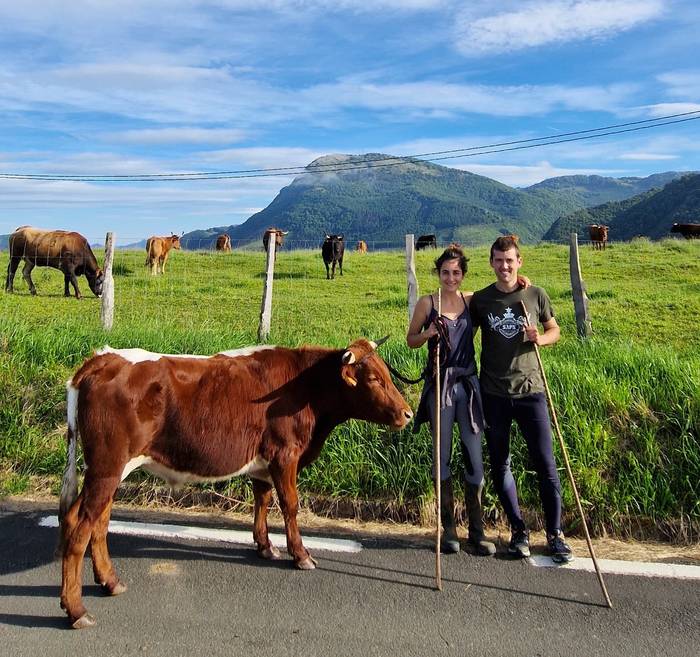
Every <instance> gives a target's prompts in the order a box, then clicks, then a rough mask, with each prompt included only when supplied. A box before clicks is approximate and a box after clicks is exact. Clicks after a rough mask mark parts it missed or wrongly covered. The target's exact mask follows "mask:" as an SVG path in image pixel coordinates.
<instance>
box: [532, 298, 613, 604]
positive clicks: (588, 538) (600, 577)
mask: <svg viewBox="0 0 700 657" xmlns="http://www.w3.org/2000/svg"><path fill="white" fill-rule="evenodd" d="M520 303H521V304H522V307H523V312H524V313H525V325H526V326H529V325H530V319H529V315H528V314H527V306H526V305H525V302H524V301H521V302H520ZM532 344H533V345H534V347H535V355H536V356H537V364H538V365H539V367H540V374H542V381H543V382H544V389H545V391H546V393H547V404H548V405H549V412H550V413H551V415H552V422H553V424H554V429H555V431H556V434H557V438H558V439H559V445H560V447H561V453H562V454H563V455H564V465H565V466H566V473H567V474H568V475H569V482H570V483H571V488H572V489H573V491H574V497H575V498H576V507H577V508H578V513H579V515H580V516H581V522H582V523H583V530H584V532H585V534H586V543H587V544H588V551H589V552H590V553H591V559H592V560H593V566H594V567H595V572H596V575H598V582H600V588H601V590H602V591H603V595H604V596H605V602H606V603H607V605H608V607H609V608H610V609H612V602H611V600H610V596H609V595H608V589H607V588H606V587H605V582H604V581H603V574H602V573H601V572H600V567H599V566H598V560H597V559H596V557H595V551H594V550H593V543H592V542H591V535H590V534H589V533H588V524H587V523H586V518H585V516H584V515H583V507H582V506H581V498H580V497H579V495H578V490H577V489H576V482H575V481H574V473H573V472H572V471H571V465H570V464H569V455H568V452H567V449H566V445H565V443H564V438H563V437H562V435H561V430H560V429H559V421H558V420H557V412H556V411H555V410H554V402H553V401H552V393H551V392H550V391H549V385H548V384H547V376H546V374H545V373H544V366H543V365H542V358H540V350H539V347H538V345H537V344H536V343H535V342H533V343H532Z"/></svg>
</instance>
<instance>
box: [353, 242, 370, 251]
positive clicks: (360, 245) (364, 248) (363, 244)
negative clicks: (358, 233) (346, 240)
mask: <svg viewBox="0 0 700 657" xmlns="http://www.w3.org/2000/svg"><path fill="white" fill-rule="evenodd" d="M355 250H356V251H357V252H358V253H367V242H365V241H364V240H360V241H359V242H358V243H357V247H356V249H355Z"/></svg>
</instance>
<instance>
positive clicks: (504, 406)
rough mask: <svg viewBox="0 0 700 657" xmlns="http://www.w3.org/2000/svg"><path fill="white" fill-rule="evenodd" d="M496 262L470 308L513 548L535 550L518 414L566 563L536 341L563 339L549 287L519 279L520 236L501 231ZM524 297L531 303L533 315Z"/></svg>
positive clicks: (552, 538)
mask: <svg viewBox="0 0 700 657" xmlns="http://www.w3.org/2000/svg"><path fill="white" fill-rule="evenodd" d="M490 263H491V267H492V269H493V271H494V273H495V274H496V282H495V283H493V284H491V285H489V286H488V287H486V288H484V289H483V290H479V291H478V292H475V293H474V296H473V297H472V300H471V304H470V313H471V316H472V322H473V324H474V327H475V329H476V328H481V343H482V349H481V374H480V382H481V393H482V399H483V404H484V418H485V420H486V426H487V428H486V444H487V445H488V449H489V456H490V460H491V476H492V479H493V483H494V486H495V489H496V492H497V493H498V498H499V500H500V502H501V505H502V506H503V509H504V511H505V513H506V516H507V517H508V521H509V522H510V526H511V531H512V536H511V541H510V544H509V545H508V552H509V553H510V554H512V555H514V556H518V557H528V556H530V542H529V533H528V530H527V527H526V526H525V522H524V521H523V518H522V515H521V513H520V507H519V505H518V493H517V490H516V486H515V479H514V478H513V474H512V473H511V470H510V429H511V424H512V422H513V420H515V421H516V422H517V424H518V427H520V431H521V432H522V434H523V437H524V438H525V442H526V444H527V450H528V454H529V455H530V460H531V461H532V464H533V466H534V468H535V471H536V472H537V479H538V483H539V491H540V500H541V502H542V507H543V510H544V515H545V521H546V529H547V545H548V548H549V553H550V554H551V556H552V559H553V560H554V561H555V562H557V563H564V562H567V561H571V559H572V558H573V555H572V552H571V548H570V547H569V546H568V545H567V544H566V543H565V542H564V536H563V534H562V532H561V486H560V483H559V476H558V474H557V467H556V464H555V462H554V455H553V453H552V430H551V426H550V423H549V414H548V411H547V400H546V398H545V394H544V391H545V389H544V381H543V380H542V375H541V373H540V370H539V366H538V363H537V355H536V354H535V345H539V346H541V347H543V346H546V345H549V344H554V343H555V342H557V341H558V340H559V325H558V324H557V321H556V319H554V311H553V309H552V304H551V302H550V300H549V297H548V296H547V293H546V292H545V291H544V290H543V289H542V288H538V287H535V286H531V287H529V288H521V287H520V286H519V285H518V271H519V269H520V267H521V266H522V264H523V261H522V258H521V256H520V250H519V249H518V244H517V242H516V240H515V239H514V238H513V236H505V237H499V238H498V239H497V240H496V241H495V242H494V243H493V245H492V246H491V256H490ZM522 302H525V305H526V307H527V314H528V315H527V318H526V317H525V312H524V311H523V305H522ZM538 322H539V323H541V324H542V327H543V329H544V332H543V333H540V332H539V329H538V327H537V324H538Z"/></svg>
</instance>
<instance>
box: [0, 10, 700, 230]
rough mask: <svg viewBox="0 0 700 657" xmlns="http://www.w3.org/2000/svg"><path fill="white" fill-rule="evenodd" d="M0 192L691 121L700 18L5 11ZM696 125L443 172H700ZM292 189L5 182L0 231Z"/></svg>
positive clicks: (112, 218) (134, 224)
mask: <svg viewBox="0 0 700 657" xmlns="http://www.w3.org/2000/svg"><path fill="white" fill-rule="evenodd" d="M0 24H2V26H3V29H2V30H1V31H0V173H22V174H44V173H52V174H70V175H82V174H104V175H106V174H122V175H123V174H154V173H182V172H193V171H194V172H204V171H220V170H238V169H252V168H262V167H282V166H303V165H305V164H308V163H309V162H310V161H312V160H313V159H315V158H316V157H319V156H321V155H325V154H330V153H365V152H382V153H390V154H395V155H410V154H415V153H423V152H432V151H439V150H446V149H454V148H462V147H469V146H477V145H480V144H488V143H493V142H499V141H511V140H514V139H527V138H531V137H536V136H541V135H544V134H554V133H559V132H571V131H575V130H584V129H587V128H594V127H598V126H604V125H610V124H616V123H623V122H627V121H638V120H643V119H649V118H653V117H656V116H662V115H666V114H673V113H678V112H684V111H693V110H700V64H698V63H697V62H698V61H700V58H698V56H697V50H698V44H699V43H700V40H699V38H698V33H699V32H700V3H697V2H696V0H547V1H544V0H535V1H531V0H513V1H511V0H506V1H504V2H497V1H489V2H481V1H471V2H455V1H452V0H373V2H366V1H361V0H309V1H303V0H266V1H265V2H258V1H255V0H252V1H248V2H244V1H242V0H240V1H239V0H209V1H205V0H180V1H177V2H173V1H170V0H168V1H165V0H162V1H161V0H153V1H150V2H149V1H148V0H114V1H113V0H100V1H99V2H96V1H94V0H71V2H65V1H64V0H23V2H21V3H17V2H12V1H11V0H0ZM699 136H700V121H693V122H689V123H685V124H678V125H674V126H668V127H665V128H658V129H655V130H645V131H641V132H636V133H631V134H627V135H617V136H611V137H606V138H601V139H595V140H590V141H583V142H575V143H569V144H559V145H554V146H546V147H542V148H537V149H531V150H524V151H520V152H510V153H499V154H492V155H483V156H479V157H472V158H465V159H456V160H449V161H447V162H443V163H442V164H445V165H447V166H454V167H459V168H463V169H467V170H469V171H473V172H474V173H478V174H482V175H486V176H489V177H491V178H495V179H497V180H500V181H502V182H505V183H507V184H510V185H516V186H523V185H528V184H532V183H535V182H538V181H540V180H542V179H544V178H549V177H552V176H557V175H566V174H571V173H595V174H601V175H610V176H616V177H619V176H628V175H629V176H644V175H648V174H650V173H654V172H659V171H668V170H700V139H699V138H698V137H699ZM290 181H291V177H272V178H252V179H247V180H218V181H213V180H210V181H200V182H179V183H178V182H173V181H161V182H158V183H134V182H131V183H126V182H120V183H87V182H69V181H52V182H48V181H43V182H42V181H32V180H9V179H2V178H0V233H9V232H12V231H13V230H14V229H15V228H16V227H17V226H19V225H22V224H32V225H35V226H40V227H45V228H67V229H73V230H79V231H80V232H82V233H83V234H84V235H86V236H87V237H88V238H89V239H90V240H91V241H93V240H95V241H99V240H101V239H103V238H104V234H105V232H106V231H107V230H113V231H115V232H116V234H117V238H118V242H119V243H127V242H133V241H135V240H137V239H140V238H142V237H145V236H148V235H151V234H168V233H169V232H170V231H174V232H178V233H179V232H182V231H190V230H194V229H197V228H207V227H210V226H221V225H229V224H233V223H240V222H242V221H244V220H245V219H246V218H247V217H248V216H250V215H251V214H252V213H254V212H256V211H257V210H260V209H262V208H263V207H265V206H267V205H268V204H269V203H270V202H271V201H272V199H273V198H274V197H275V195H276V194H277V192H278V191H279V189H280V188H281V187H283V186H284V185H286V184H288V183H289V182H290Z"/></svg>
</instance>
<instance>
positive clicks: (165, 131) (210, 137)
mask: <svg viewBox="0 0 700 657" xmlns="http://www.w3.org/2000/svg"><path fill="white" fill-rule="evenodd" d="M247 136H248V135H247V133H246V132H244V131H243V130H227V129H224V128H156V129H150V130H146V129H144V130H124V131H122V132H111V133H105V134H103V135H102V138H103V139H105V140H109V141H112V142H121V143H126V144H148V145H157V144H222V143H223V144H226V143H232V142H237V141H243V140H244V139H245V138H246V137H247Z"/></svg>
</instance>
